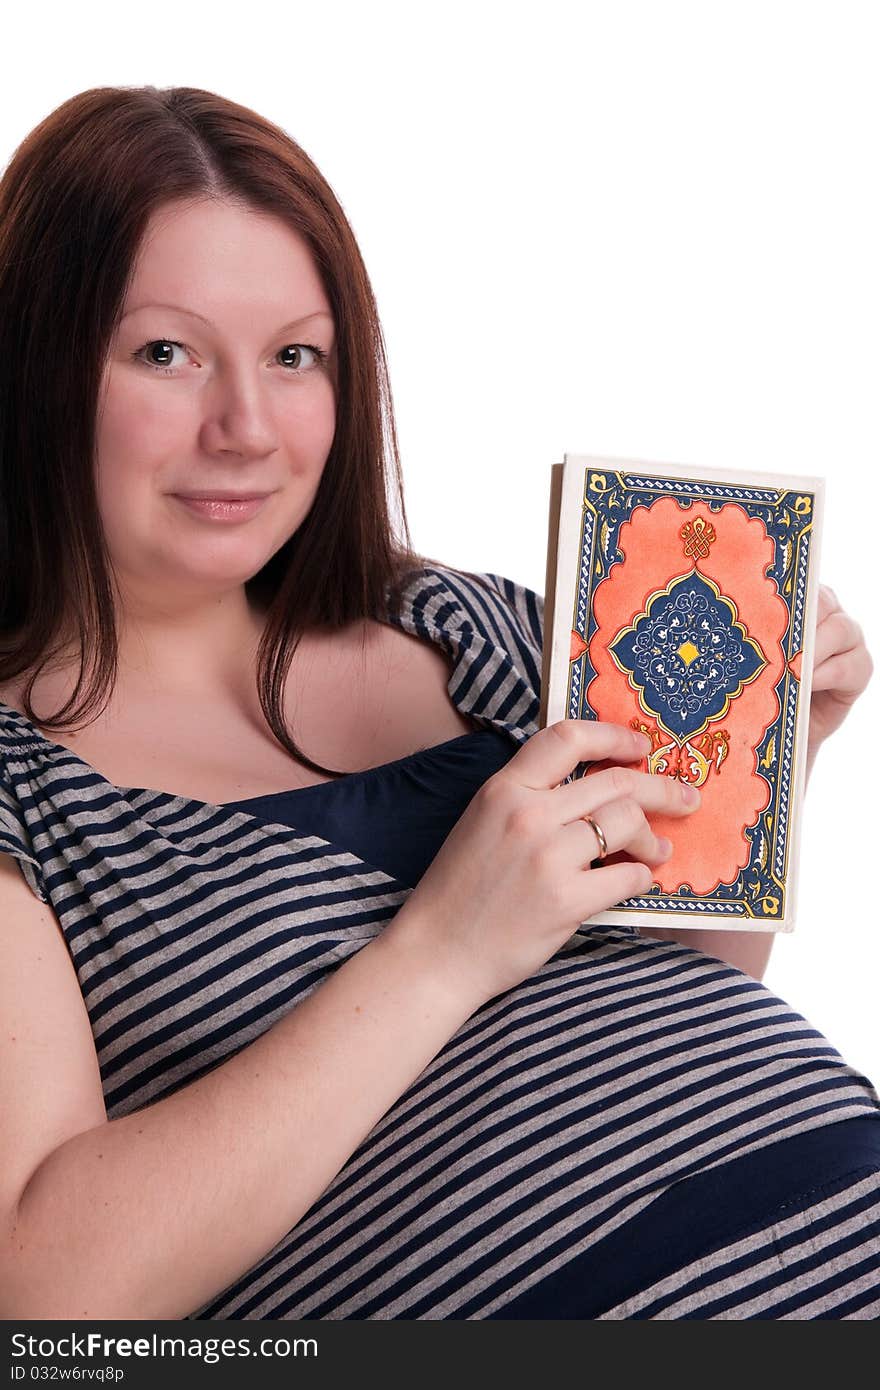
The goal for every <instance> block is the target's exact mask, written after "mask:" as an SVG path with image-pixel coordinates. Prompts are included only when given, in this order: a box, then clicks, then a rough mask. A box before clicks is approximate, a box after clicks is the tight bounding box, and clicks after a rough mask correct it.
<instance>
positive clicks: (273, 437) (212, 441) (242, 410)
mask: <svg viewBox="0 0 880 1390" xmlns="http://www.w3.org/2000/svg"><path fill="white" fill-rule="evenodd" d="M202 438H203V443H204V444H205V447H206V448H208V449H209V450H211V451H216V450H226V451H229V452H232V453H238V454H244V455H263V454H268V453H271V452H272V451H273V450H274V449H277V447H278V429H277V426H276V423H275V415H274V410H273V405H272V402H271V400H270V399H269V392H268V391H267V390H266V389H265V388H264V387H261V385H260V384H259V383H258V382H257V381H255V380H254V379H253V378H252V374H250V373H248V372H246V371H244V370H242V371H240V372H238V373H236V374H235V375H233V374H232V373H230V374H229V375H228V376H227V377H226V379H225V380H224V381H217V382H216V383H215V384H214V390H213V391H212V392H211V393H210V399H209V400H208V401H206V409H205V419H204V421H203V424H202Z"/></svg>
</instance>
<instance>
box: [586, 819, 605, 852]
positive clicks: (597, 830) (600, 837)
mask: <svg viewBox="0 0 880 1390" xmlns="http://www.w3.org/2000/svg"><path fill="white" fill-rule="evenodd" d="M581 819H582V820H585V821H586V822H587V825H588V826H589V827H590V829H591V830H592V832H593V834H594V835H595V836H596V839H597V841H598V844H599V853H598V854H597V855H596V858H597V859H604V858H605V857H606V855H607V854H608V841H607V840H606V839H605V835H604V832H603V830H602V827H601V825H598V824H597V823H596V821H594V820H593V817H592V816H582V817H581Z"/></svg>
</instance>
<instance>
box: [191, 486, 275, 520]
mask: <svg viewBox="0 0 880 1390" xmlns="http://www.w3.org/2000/svg"><path fill="white" fill-rule="evenodd" d="M172 496H173V497H175V498H176V500H177V501H178V502H182V503H183V504H184V506H185V507H188V508H189V510H190V511H191V512H194V513H195V515H196V516H201V517H206V518H207V519H208V520H209V521H248V520H250V518H251V517H252V516H256V514H257V512H258V511H259V510H260V508H261V507H262V505H263V503H264V502H265V501H266V500H267V498H268V497H270V496H271V493H266V494H265V495H264V496H262V497H238V498H236V499H235V501H229V500H228V499H223V498H221V497H181V496H180V495H179V494H178V493H172Z"/></svg>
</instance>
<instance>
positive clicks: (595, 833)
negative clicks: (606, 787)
mask: <svg viewBox="0 0 880 1390" xmlns="http://www.w3.org/2000/svg"><path fill="white" fill-rule="evenodd" d="M559 833H560V835H563V834H564V835H565V846H566V849H565V852H566V853H567V854H568V853H570V854H571V855H572V856H573V857H574V861H575V863H578V864H579V865H580V867H581V868H586V867H588V866H589V865H590V864H591V863H593V862H594V861H595V860H602V859H604V858H605V856H606V855H608V854H617V853H619V852H620V851H621V850H623V851H625V852H626V853H627V854H629V855H630V856H631V857H632V858H633V859H638V860H641V861H642V862H643V863H645V864H654V865H656V864H662V863H663V862H664V861H665V860H667V859H668V858H669V856H670V854H671V853H672V845H671V844H670V842H669V841H668V840H664V839H661V838H659V837H658V836H657V835H655V834H654V832H653V830H652V829H651V827H650V825H649V824H648V822H647V820H646V819H645V813H644V811H643V810H642V808H641V806H639V804H638V802H636V801H631V800H629V799H628V798H627V797H621V798H619V799H618V800H616V801H607V802H605V803H604V804H603V805H601V806H597V807H596V808H595V810H593V811H592V812H591V813H590V815H588V816H584V817H583V818H582V819H581V820H577V821H571V822H570V823H569V824H568V825H565V826H563V827H562V830H561V831H560V832H559Z"/></svg>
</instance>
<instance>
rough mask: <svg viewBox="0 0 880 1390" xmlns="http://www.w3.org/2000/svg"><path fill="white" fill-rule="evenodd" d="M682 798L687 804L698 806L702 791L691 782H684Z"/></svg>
mask: <svg viewBox="0 0 880 1390" xmlns="http://www.w3.org/2000/svg"><path fill="white" fill-rule="evenodd" d="M681 799H682V801H683V802H684V803H685V805H686V806H697V805H699V802H700V793H699V792H698V791H697V789H696V787H692V786H691V785H690V783H689V782H682V784H681Z"/></svg>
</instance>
